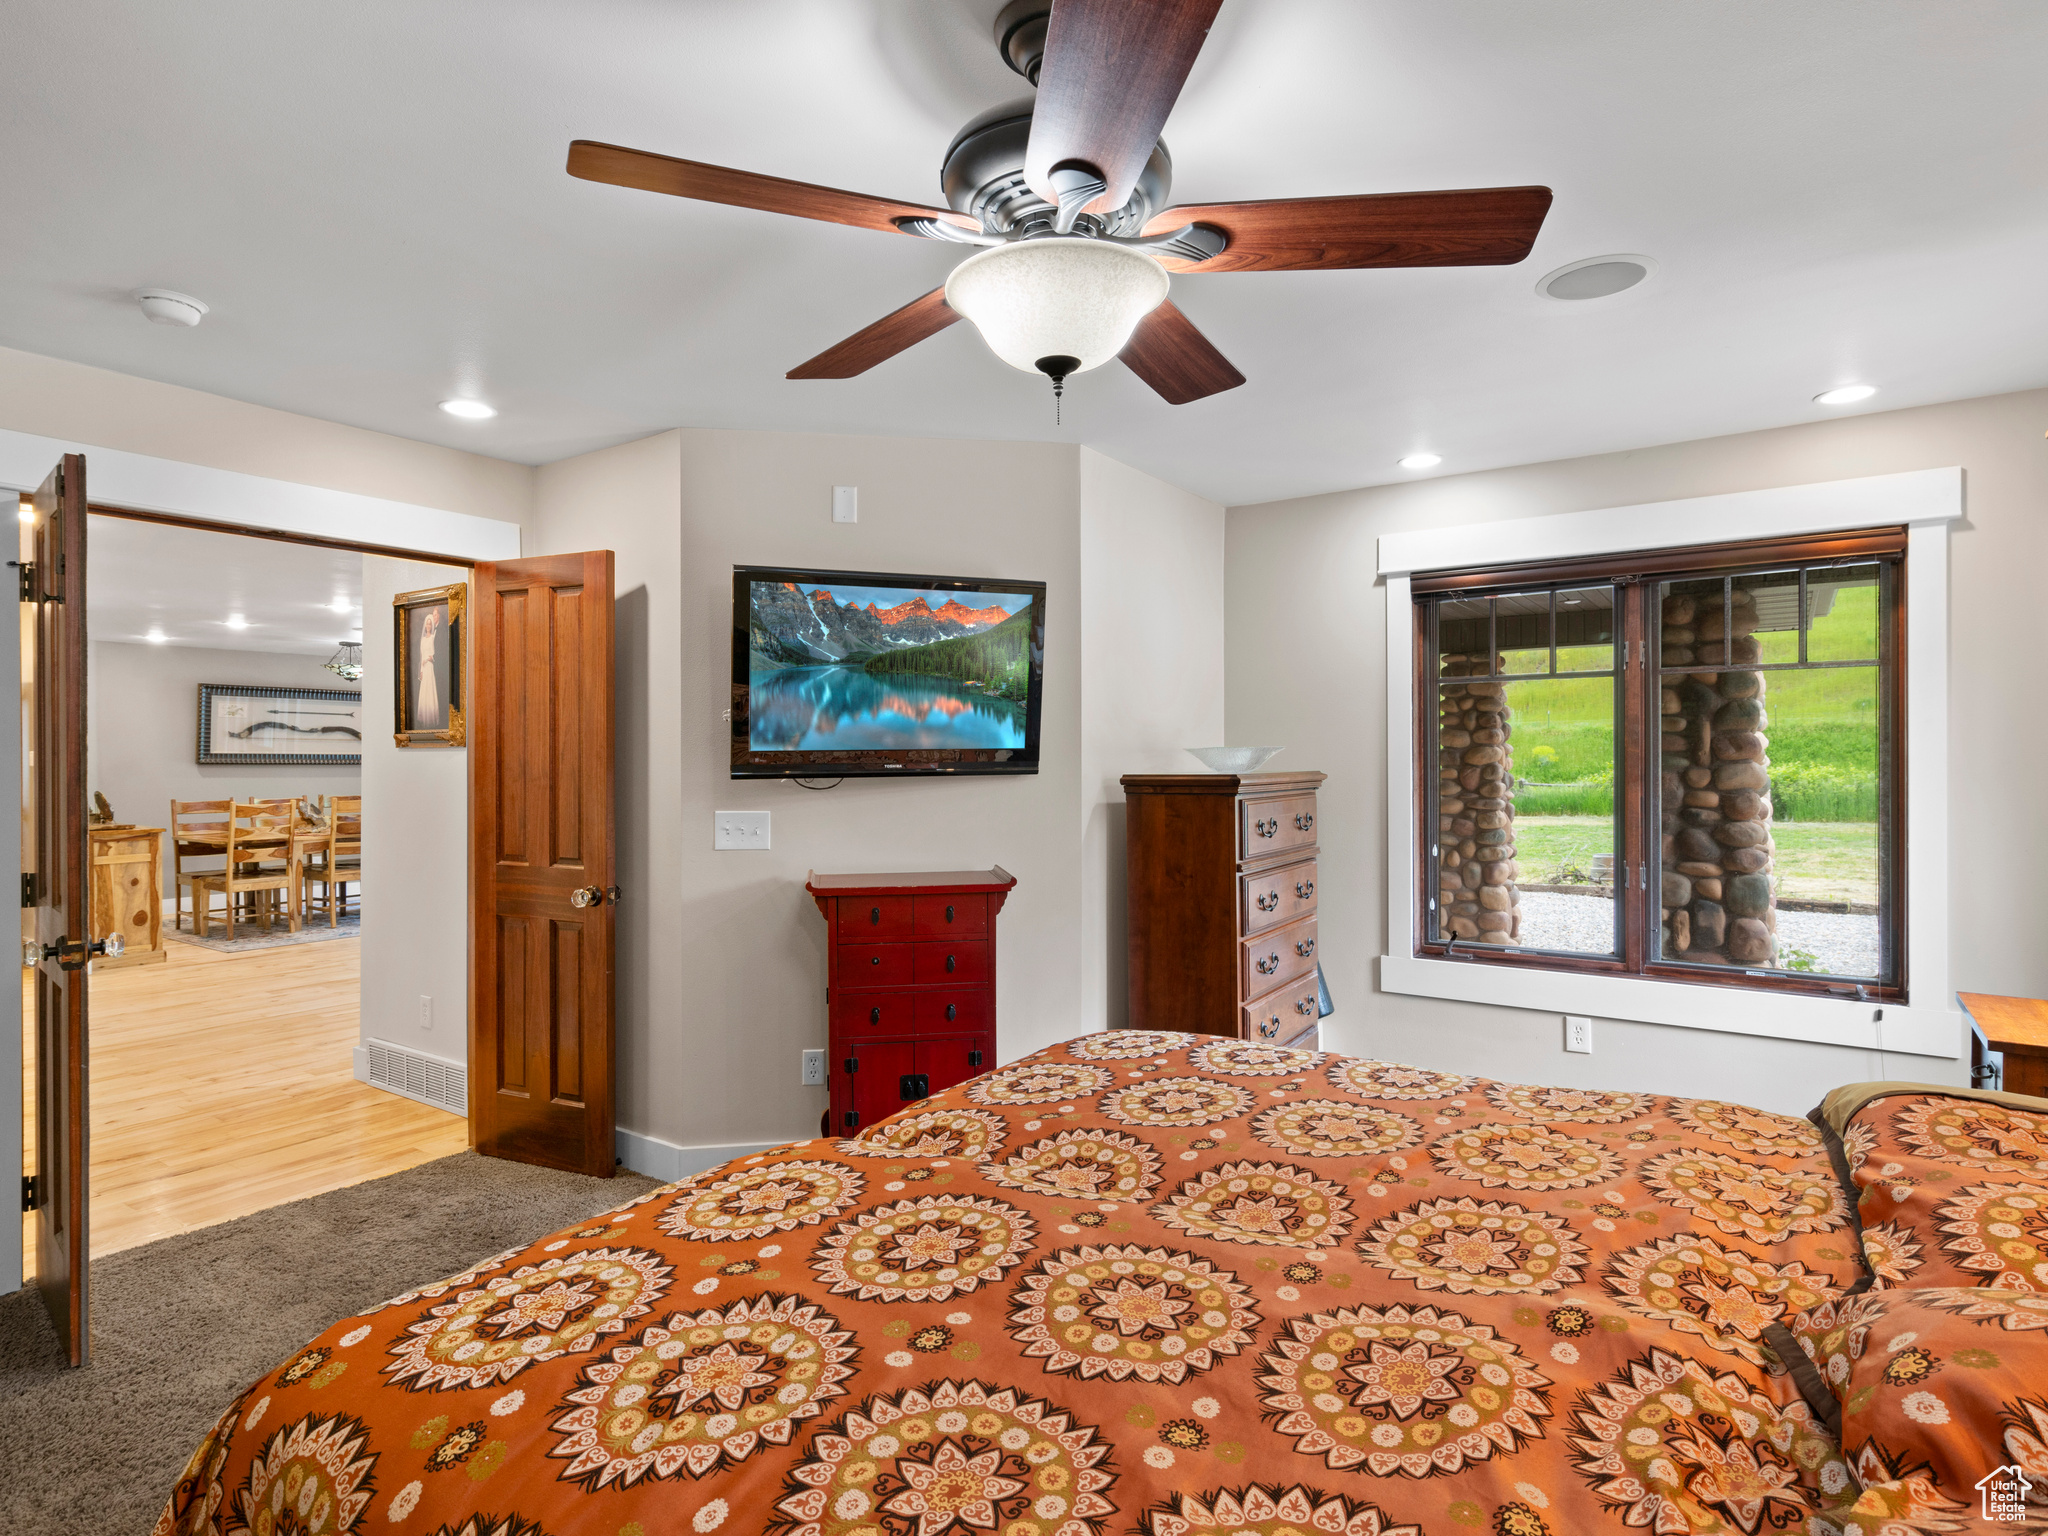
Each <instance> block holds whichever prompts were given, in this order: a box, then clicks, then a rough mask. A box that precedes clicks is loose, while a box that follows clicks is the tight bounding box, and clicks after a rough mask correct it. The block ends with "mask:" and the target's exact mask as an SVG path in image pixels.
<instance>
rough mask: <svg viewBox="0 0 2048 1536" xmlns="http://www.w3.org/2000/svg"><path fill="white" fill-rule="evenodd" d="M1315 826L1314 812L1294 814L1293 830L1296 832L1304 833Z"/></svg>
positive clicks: (1297, 812)
mask: <svg viewBox="0 0 2048 1536" xmlns="http://www.w3.org/2000/svg"><path fill="white" fill-rule="evenodd" d="M1315 824H1316V813H1315V812H1314V811H1296V812H1295V813H1294V829H1295V830H1296V831H1297V832H1306V831H1307V830H1308V829H1309V828H1310V827H1312V826H1314V825H1315Z"/></svg>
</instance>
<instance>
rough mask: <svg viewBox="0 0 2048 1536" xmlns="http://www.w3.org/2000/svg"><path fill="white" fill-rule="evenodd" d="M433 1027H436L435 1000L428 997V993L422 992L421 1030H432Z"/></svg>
mask: <svg viewBox="0 0 2048 1536" xmlns="http://www.w3.org/2000/svg"><path fill="white" fill-rule="evenodd" d="M433 1027H434V1000H433V998H432V997H430V996H428V995H427V994H426V993H424V992H422V993H421V994H420V1028H421V1029H432V1028H433Z"/></svg>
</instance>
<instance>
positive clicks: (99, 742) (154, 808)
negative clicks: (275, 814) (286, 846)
mask: <svg viewBox="0 0 2048 1536" xmlns="http://www.w3.org/2000/svg"><path fill="white" fill-rule="evenodd" d="M91 658H92V659H91V669H92V670H91V674H90V676H89V677H88V679H87V682H86V710H87V714H88V715H89V717H90V730H89V745H88V750H87V774H88V777H87V786H88V788H89V789H97V790H99V791H100V792H102V793H103V794H105V795H106V797H107V801H108V803H109V804H110V805H112V806H113V808H114V819H115V820H116V821H129V822H134V823H136V824H137V825H139V826H145V827H168V826H169V820H168V818H169V816H170V814H171V801H173V800H226V799H230V798H232V799H236V800H259V799H273V798H279V799H281V798H283V797H285V796H288V795H353V794H358V793H360V792H361V788H362V782H363V775H362V770H361V769H360V768H356V767H353V766H347V767H344V766H341V765H338V764H325V765H319V766H307V767H299V768H280V767H270V766H265V765H262V764H253V765H235V766H228V765H226V764H210V763H200V762H198V761H196V759H197V757H198V755H199V752H198V736H199V728H198V725H199V721H198V716H199V685H200V684H201V683H248V684H255V685H274V686H279V687H288V688H346V687H347V686H348V684H346V683H344V682H343V681H342V680H341V679H340V678H338V677H336V676H335V675H334V674H333V673H332V672H329V671H328V670H327V669H326V668H325V667H323V666H321V665H320V658H319V657H317V656H279V655H274V654H272V653H270V652H267V651H225V650H212V649H205V648H201V647H199V646H191V645H129V644H126V643H123V642H119V641H105V642H98V643H95V644H93V645H92V646H91ZM218 863H219V861H218V860H214V861H211V862H210V863H209V864H208V865H207V866H203V867H215V866H217V865H218ZM163 887H164V899H165V900H166V901H168V900H170V899H171V895H172V892H173V890H174V889H175V882H174V879H173V870H172V852H171V839H170V838H168V837H166V838H165V839H164V869H163Z"/></svg>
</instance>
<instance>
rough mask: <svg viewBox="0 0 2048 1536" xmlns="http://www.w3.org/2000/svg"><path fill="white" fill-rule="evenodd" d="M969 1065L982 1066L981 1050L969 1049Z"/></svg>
mask: <svg viewBox="0 0 2048 1536" xmlns="http://www.w3.org/2000/svg"><path fill="white" fill-rule="evenodd" d="M967 1065H969V1066H970V1067H978V1066H980V1065H981V1052H979V1051H969V1052H968V1053H967Z"/></svg>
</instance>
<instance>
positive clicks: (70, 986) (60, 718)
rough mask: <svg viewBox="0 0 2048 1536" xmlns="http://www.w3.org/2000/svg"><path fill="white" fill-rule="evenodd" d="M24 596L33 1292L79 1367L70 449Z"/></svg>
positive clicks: (81, 919)
mask: <svg viewBox="0 0 2048 1536" xmlns="http://www.w3.org/2000/svg"><path fill="white" fill-rule="evenodd" d="M35 509H36V522H35V531H34V536H33V544H32V547H33V553H32V554H31V556H30V561H31V570H30V572H29V577H28V584H27V591H26V593H25V600H33V601H34V602H35V604H36V622H35V664H34V671H33V674H32V678H33V681H32V682H31V684H30V686H31V688H32V689H33V692H34V695H35V697H34V699H33V701H32V704H31V707H30V709H29V710H28V711H27V716H28V721H29V739H28V740H27V741H26V742H24V743H23V747H24V749H25V750H26V751H28V752H29V753H30V754H32V756H31V758H30V762H31V764H32V766H31V768H30V772H29V784H30V792H31V794H32V796H33V799H34V809H33V812H32V822H33V830H34V838H33V844H32V858H33V866H34V874H33V877H32V878H33V879H34V882H35V888H34V897H35V900H34V905H35V940H34V942H35V944H36V947H37V949H38V950H39V951H40V953H39V955H38V958H37V961H36V971H35V988H36V997H35V1012H36V1090H35V1092H36V1106H35V1117H36V1120H35V1138H36V1171H35V1175H34V1177H35V1181H36V1184H35V1196H34V1198H35V1201H36V1237H35V1243H36V1252H35V1272H36V1286H37V1288H38V1289H39V1290H40V1291H41V1292H42V1293H43V1302H44V1304H45V1305H46V1306H47V1307H48V1308H49V1309H50V1317H51V1319H52V1320H53V1321H54V1322H55V1324H56V1326H57V1335H58V1337H59V1338H60V1339H61V1340H63V1343H64V1348H65V1350H66V1351H67V1352H68V1354H69V1355H70V1357H71V1363H72V1364H73V1365H83V1364H85V1362H86V1357H87V1355H88V1354H89V1353H90V1351H91V1333H90V1329H89V1318H88V1313H87V1310H86V1264H87V1260H88V1258H89V1257H90V1249H89V1248H88V1246H87V1243H86V1174H87V1163H86V1158H87V1141H88V1135H87V1133H88V1125H87V1119H86V1028H85V1023H86V1021H85V990H86V983H85V962H86V958H87V944H88V941H89V940H90V937H91V935H90V933H89V932H88V931H87V929H88V918H87V908H86V902H87V895H86V880H87V870H88V865H87V855H86V836H85V794H86V789H85V459H84V457H83V456H82V455H80V454H76V453H67V454H66V455H64V460H63V462H62V463H61V464H59V465H58V466H57V468H55V469H53V470H52V471H50V478H49V479H47V480H45V481H44V482H43V484H42V488H41V489H40V490H38V491H37V492H36V496H35Z"/></svg>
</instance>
